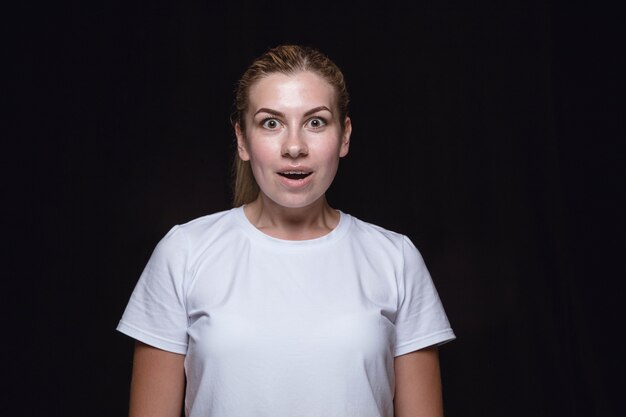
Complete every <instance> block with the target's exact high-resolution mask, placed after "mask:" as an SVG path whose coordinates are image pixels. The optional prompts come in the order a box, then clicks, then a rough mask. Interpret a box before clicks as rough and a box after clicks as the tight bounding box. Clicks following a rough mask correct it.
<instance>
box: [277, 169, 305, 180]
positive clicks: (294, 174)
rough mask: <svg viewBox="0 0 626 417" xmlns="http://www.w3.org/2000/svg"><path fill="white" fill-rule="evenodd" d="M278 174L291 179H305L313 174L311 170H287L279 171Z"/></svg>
mask: <svg viewBox="0 0 626 417" xmlns="http://www.w3.org/2000/svg"><path fill="white" fill-rule="evenodd" d="M278 175H280V176H281V177H285V178H288V179H290V180H303V179H305V178H306V177H308V176H309V175H311V172H304V171H285V172H279V173H278Z"/></svg>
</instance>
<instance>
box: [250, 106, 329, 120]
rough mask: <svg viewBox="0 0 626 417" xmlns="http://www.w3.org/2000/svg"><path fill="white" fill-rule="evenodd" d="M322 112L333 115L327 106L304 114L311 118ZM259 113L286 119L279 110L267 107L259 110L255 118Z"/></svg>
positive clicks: (315, 108)
mask: <svg viewBox="0 0 626 417" xmlns="http://www.w3.org/2000/svg"><path fill="white" fill-rule="evenodd" d="M322 110H326V111H327V112H329V113H331V114H332V111H331V110H330V109H329V108H328V107H326V106H318V107H314V108H312V109H311V110H309V111H307V112H306V113H304V117H306V116H310V115H312V114H313V113H317V112H318V111H322ZM259 113H269V114H271V115H274V116H278V117H283V118H284V117H285V114H284V113H281V112H279V111H277V110H272V109H268V108H266V107H262V108H260V109H259V110H257V111H256V113H254V116H256V115H257V114H259Z"/></svg>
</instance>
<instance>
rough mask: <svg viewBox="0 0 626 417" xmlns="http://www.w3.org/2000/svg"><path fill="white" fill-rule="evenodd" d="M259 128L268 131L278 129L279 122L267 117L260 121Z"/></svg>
mask: <svg viewBox="0 0 626 417" xmlns="http://www.w3.org/2000/svg"><path fill="white" fill-rule="evenodd" d="M261 126H263V127H264V128H266V129H269V130H275V129H278V128H279V127H280V122H279V121H278V120H276V119H274V118H272V117H269V118H267V119H263V120H262V121H261Z"/></svg>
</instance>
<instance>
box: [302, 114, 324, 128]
mask: <svg viewBox="0 0 626 417" xmlns="http://www.w3.org/2000/svg"><path fill="white" fill-rule="evenodd" d="M326 124H327V123H326V120H324V119H323V118H321V117H313V118H312V119H309V121H307V126H308V127H310V128H312V129H319V128H321V127H324V126H326Z"/></svg>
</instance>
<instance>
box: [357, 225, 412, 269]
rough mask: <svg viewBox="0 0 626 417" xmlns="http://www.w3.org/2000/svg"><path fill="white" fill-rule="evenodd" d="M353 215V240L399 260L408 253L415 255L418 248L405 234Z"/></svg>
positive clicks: (371, 249)
mask: <svg viewBox="0 0 626 417" xmlns="http://www.w3.org/2000/svg"><path fill="white" fill-rule="evenodd" d="M350 217H351V220H352V221H351V223H352V224H351V228H350V233H351V242H352V244H358V245H363V246H365V247H367V248H368V249H369V250H370V251H378V252H380V253H381V254H385V255H387V256H392V257H394V258H396V259H398V260H400V259H402V258H404V257H405V256H406V255H407V254H409V255H413V254H414V253H415V252H416V251H417V249H416V248H415V246H414V245H413V243H412V242H411V240H410V239H409V238H408V237H407V236H406V235H404V234H402V233H398V232H396V231H393V230H389V229H386V228H384V227H381V226H378V225H376V224H373V223H369V222H366V221H363V220H360V219H358V218H356V217H354V216H350Z"/></svg>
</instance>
